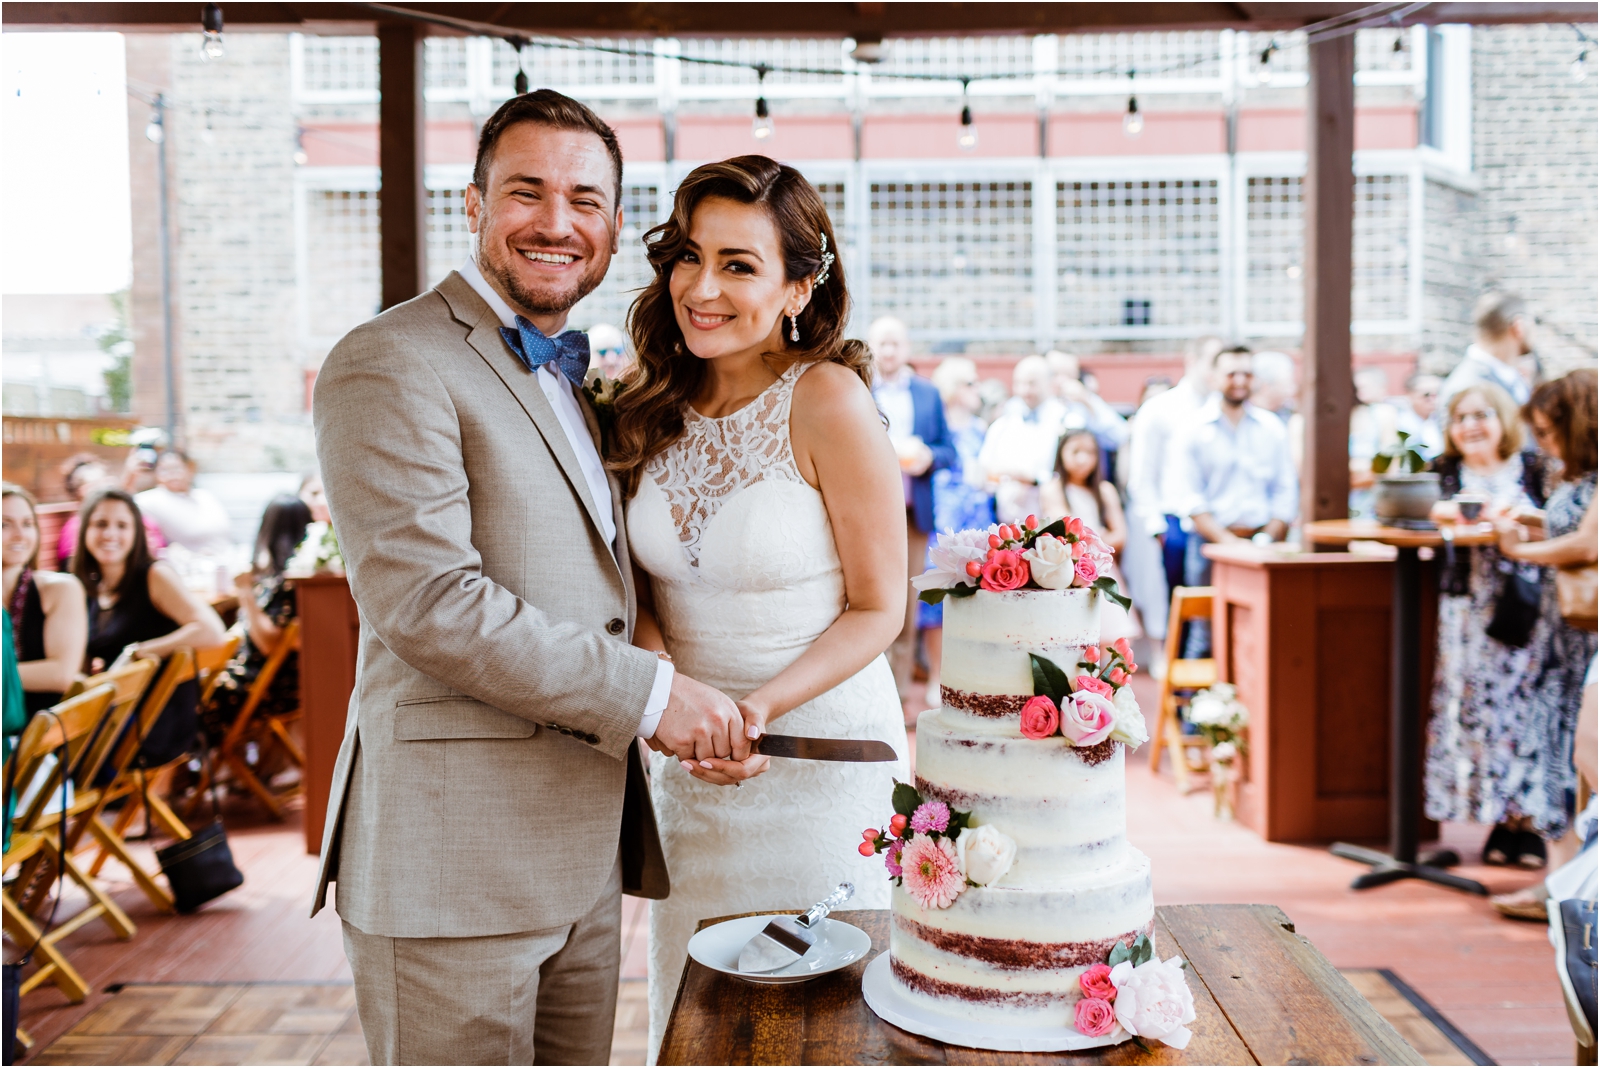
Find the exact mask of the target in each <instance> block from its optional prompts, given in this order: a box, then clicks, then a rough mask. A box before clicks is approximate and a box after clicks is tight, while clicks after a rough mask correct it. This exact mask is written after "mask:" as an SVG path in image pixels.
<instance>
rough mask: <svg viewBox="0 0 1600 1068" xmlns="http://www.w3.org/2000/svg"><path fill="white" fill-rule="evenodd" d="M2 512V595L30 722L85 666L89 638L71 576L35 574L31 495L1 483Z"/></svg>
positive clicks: (79, 585) (35, 541) (79, 589)
mask: <svg viewBox="0 0 1600 1068" xmlns="http://www.w3.org/2000/svg"><path fill="white" fill-rule="evenodd" d="M0 506H3V510H4V517H5V520H4V525H5V542H4V559H5V597H6V608H7V611H8V614H9V616H10V620H11V632H12V633H11V637H12V641H13V643H14V645H15V647H16V653H17V660H18V665H17V671H18V674H19V675H20V676H21V678H22V690H23V695H22V702H23V708H24V709H26V711H27V715H28V716H29V717H30V718H31V717H32V716H33V714H34V713H35V712H37V711H39V710H40V709H41V708H49V707H50V706H51V705H53V704H55V703H56V702H58V701H60V700H61V692H62V691H63V690H65V689H66V688H67V687H68V686H71V685H72V680H73V679H75V678H76V677H77V675H78V671H79V669H81V668H82V667H83V652H84V647H85V643H87V641H88V639H89V620H88V617H87V615H86V614H85V612H84V604H83V585H82V583H80V582H79V581H78V580H77V579H75V578H73V577H72V576H71V575H63V574H61V573H60V572H57V571H36V570H34V564H35V563H36V562H37V560H38V557H39V519H38V516H37V515H36V514H35V511H34V503H33V494H31V493H29V492H28V491H27V490H25V489H23V488H22V487H21V486H14V485H12V484H11V483H9V482H6V483H3V484H0Z"/></svg>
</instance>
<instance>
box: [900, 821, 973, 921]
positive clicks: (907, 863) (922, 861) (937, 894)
mask: <svg viewBox="0 0 1600 1068" xmlns="http://www.w3.org/2000/svg"><path fill="white" fill-rule="evenodd" d="M900 868H901V871H902V872H904V874H905V886H906V892H907V893H909V894H910V895H911V896H912V897H913V898H915V899H916V901H917V904H919V905H921V906H922V907H923V908H925V909H927V908H938V909H947V908H949V907H950V906H951V905H953V904H954V903H955V900H956V898H958V897H960V896H961V891H963V890H965V889H966V888H967V880H966V877H965V876H964V875H962V874H961V865H960V864H958V863H957V862H956V848H955V844H954V843H952V842H951V841H950V840H949V839H948V838H939V839H934V838H929V837H928V836H927V835H925V834H919V835H917V836H916V837H914V838H912V839H911V841H910V842H908V843H906V848H905V851H904V852H903V853H901V854H900Z"/></svg>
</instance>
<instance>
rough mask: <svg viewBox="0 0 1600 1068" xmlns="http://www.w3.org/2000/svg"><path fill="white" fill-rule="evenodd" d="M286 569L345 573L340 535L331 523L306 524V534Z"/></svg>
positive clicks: (285, 566)
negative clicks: (340, 550)
mask: <svg viewBox="0 0 1600 1068" xmlns="http://www.w3.org/2000/svg"><path fill="white" fill-rule="evenodd" d="M284 570H286V571H310V572H313V573H321V572H327V571H333V572H337V573H339V574H343V573H344V556H343V554H341V553H340V552H339V536H338V535H337V534H335V533H334V532H333V525H332V524H331V523H316V522H313V523H308V524H306V536H305V537H304V538H303V539H302V540H301V542H300V545H299V547H298V548H296V549H295V551H294V555H292V556H290V557H289V560H288V563H286V564H285V565H284Z"/></svg>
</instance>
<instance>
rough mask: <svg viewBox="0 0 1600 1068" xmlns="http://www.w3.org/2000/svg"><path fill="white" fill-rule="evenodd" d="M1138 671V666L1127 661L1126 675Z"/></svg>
mask: <svg viewBox="0 0 1600 1068" xmlns="http://www.w3.org/2000/svg"><path fill="white" fill-rule="evenodd" d="M1138 670H1139V665H1138V664H1135V663H1134V662H1133V661H1132V660H1130V661H1128V674H1130V675H1132V674H1133V673H1134V672H1135V671H1138Z"/></svg>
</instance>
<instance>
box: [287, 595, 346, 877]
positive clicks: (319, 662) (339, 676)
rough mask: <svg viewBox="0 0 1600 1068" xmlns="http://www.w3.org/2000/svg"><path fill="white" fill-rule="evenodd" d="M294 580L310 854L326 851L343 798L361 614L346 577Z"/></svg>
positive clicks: (304, 784) (302, 771) (303, 781)
mask: <svg viewBox="0 0 1600 1068" xmlns="http://www.w3.org/2000/svg"><path fill="white" fill-rule="evenodd" d="M292 581H293V583H294V589H295V599H296V602H297V607H298V611H299V614H300V736H301V744H302V745H303V746H305V753H306V766H305V767H304V768H302V769H300V778H301V783H302V790H303V792H304V794H305V799H306V808H305V835H306V852H307V853H320V852H321V851H322V830H323V827H324V826H325V825H326V821H327V815H328V809H329V808H330V807H333V806H335V805H337V804H339V802H340V801H342V800H343V799H342V798H340V799H337V800H336V799H334V798H332V797H330V796H329V791H330V790H331V789H332V788H333V767H334V764H335V763H336V762H337V761H338V758H339V747H340V746H341V745H342V744H343V743H344V731H345V726H346V722H347V720H348V719H349V713H350V694H351V693H352V692H353V691H354V690H355V685H356V652H357V650H358V649H359V648H360V645H361V616H360V614H359V613H358V612H357V610H356V602H355V600H354V598H352V597H351V596H350V584H349V582H347V581H346V580H345V577H344V576H343V575H304V576H300V577H297V578H295V579H293V580H292Z"/></svg>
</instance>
